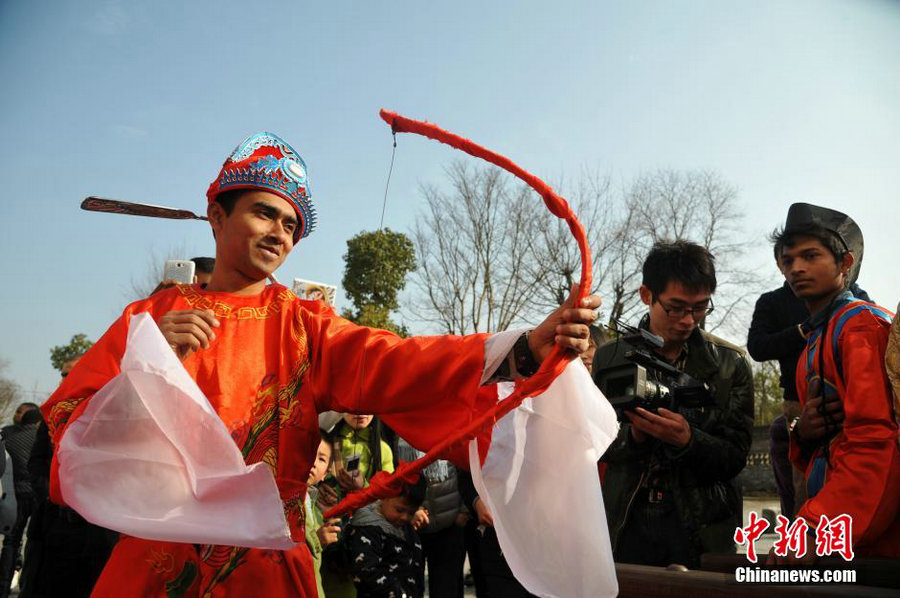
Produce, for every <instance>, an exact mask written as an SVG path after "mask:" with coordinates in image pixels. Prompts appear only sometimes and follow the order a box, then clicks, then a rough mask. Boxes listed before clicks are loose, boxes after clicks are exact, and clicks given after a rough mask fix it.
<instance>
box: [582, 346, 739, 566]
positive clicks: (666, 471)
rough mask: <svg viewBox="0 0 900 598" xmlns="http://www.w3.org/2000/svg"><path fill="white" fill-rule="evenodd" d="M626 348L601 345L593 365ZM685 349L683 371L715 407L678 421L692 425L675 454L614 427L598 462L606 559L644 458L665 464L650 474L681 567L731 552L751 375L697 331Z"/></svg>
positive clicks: (640, 480)
mask: <svg viewBox="0 0 900 598" xmlns="http://www.w3.org/2000/svg"><path fill="white" fill-rule="evenodd" d="M627 348H628V346H627V344H626V343H617V342H611V343H608V344H606V345H604V346H603V347H600V348H599V349H597V355H596V356H595V358H594V359H595V361H594V363H603V362H604V360H607V359H611V358H612V354H611V353H614V352H617V351H625V350H626V349H627ZM686 348H687V357H686V359H685V362H684V371H685V372H687V373H688V374H690V375H691V376H692V377H694V378H695V379H697V380H699V381H701V382H707V383H710V384H711V385H712V386H713V396H714V399H715V405H714V406H711V407H704V408H702V409H695V410H693V413H690V414H689V416H686V417H687V419H688V421H691V422H692V424H691V440H690V442H689V443H688V445H687V446H686V447H685V448H683V449H680V450H679V449H675V448H674V447H671V446H669V445H666V444H663V443H661V442H659V441H657V440H654V439H652V438H650V439H648V440H646V441H645V442H643V443H641V444H638V443H635V442H634V441H633V440H632V438H631V425H630V424H629V423H627V422H626V423H623V424H622V426H621V428H620V429H619V435H618V436H617V438H616V440H615V441H614V442H613V444H612V446H610V448H609V449H608V450H607V451H606V454H604V456H603V459H602V460H603V461H605V462H607V463H608V464H609V465H608V468H607V470H606V473H605V474H604V477H603V500H604V503H605V505H606V517H607V523H608V524H609V529H610V540H611V541H612V545H613V550H614V551H615V549H616V546H617V544H618V540H619V537H620V535H621V534H622V533H623V531H625V533H627V523H628V516H629V514H630V512H631V507H632V505H633V504H634V501H635V500H638V499H639V494H640V493H641V487H642V484H644V482H645V480H646V478H647V476H648V471H649V468H650V463H651V457H652V460H653V461H659V462H661V463H664V464H665V467H663V468H662V471H661V472H660V473H659V474H658V475H659V478H660V482H661V484H662V485H664V486H665V488H666V489H667V491H668V492H670V493H671V496H672V500H673V502H674V504H675V508H676V510H677V513H678V517H679V519H680V520H681V523H682V525H683V527H684V529H685V531H686V532H687V533H688V536H689V540H690V543H691V546H692V549H693V550H694V554H693V555H690V558H689V559H686V560H688V561H695V562H696V561H698V560H699V556H700V554H702V553H703V552H733V551H734V544H733V541H732V538H733V535H734V530H735V528H736V527H739V526H740V524H741V516H742V511H741V500H740V493H739V491H738V490H737V487H736V485H735V482H734V478H735V477H736V476H737V475H738V473H740V472H741V470H742V469H743V468H744V466H745V465H746V462H747V455H748V454H749V452H750V441H751V431H752V428H753V375H752V373H751V371H750V363H749V362H748V361H747V358H746V356H745V355H744V352H743V351H741V350H740V349H739V348H738V347H736V346H734V345H732V344H730V343H728V342H726V341H724V340H722V339H719V338H717V337H715V336H713V335H711V334H709V333H707V332H705V331H702V330H699V329H697V330H695V331H694V333H693V334H692V335H691V337H690V338H689V339H688V341H687V343H686ZM644 500H646V495H644Z"/></svg>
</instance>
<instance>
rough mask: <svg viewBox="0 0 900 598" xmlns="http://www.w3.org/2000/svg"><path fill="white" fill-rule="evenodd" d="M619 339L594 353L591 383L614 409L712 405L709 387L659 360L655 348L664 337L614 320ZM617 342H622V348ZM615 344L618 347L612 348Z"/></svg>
mask: <svg viewBox="0 0 900 598" xmlns="http://www.w3.org/2000/svg"><path fill="white" fill-rule="evenodd" d="M616 326H617V329H618V330H619V331H620V334H619V338H618V340H616V341H613V342H612V343H609V344H607V345H606V346H605V347H604V349H606V351H612V352H613V353H612V356H611V357H609V358H608V359H606V358H605V353H606V351H603V352H602V354H601V351H598V352H597V356H596V357H595V360H594V383H595V384H596V385H597V387H598V388H599V389H600V390H601V391H602V392H603V394H604V395H605V396H606V398H607V400H608V401H609V402H610V403H611V404H612V406H613V407H614V408H615V410H616V414H617V415H618V417H619V419H620V420H622V419H623V418H624V416H623V414H622V413H623V412H624V411H626V410H629V409H635V408H637V407H642V408H644V409H646V410H647V411H651V412H653V413H656V412H657V410H658V409H659V408H660V407H664V408H666V409H669V410H670V411H677V410H678V409H679V408H681V407H687V408H701V407H706V406H709V405H713V404H715V399H714V398H713V389H712V387H711V386H710V385H709V384H707V383H704V382H700V381H699V380H696V379H694V378H692V377H691V376H690V375H688V374H686V373H685V372H682V371H681V370H679V369H678V368H675V367H673V366H672V365H671V364H669V363H667V362H665V361H664V360H662V359H660V358H659V357H658V356H657V355H656V354H655V351H656V350H658V349H661V348H662V346H663V339H662V337H659V336H657V335H655V334H653V333H651V332H650V331H648V330H643V329H641V328H635V327H633V326H628V325H627V324H623V323H621V322H616ZM619 343H625V344H626V345H627V347H626V348H625V349H624V350H623V349H622V348H621V346H619V345H618V344H619ZM613 344H615V345H617V346H615V347H613V346H612V345H613Z"/></svg>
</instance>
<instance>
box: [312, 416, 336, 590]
mask: <svg viewBox="0 0 900 598" xmlns="http://www.w3.org/2000/svg"><path fill="white" fill-rule="evenodd" d="M332 443H333V439H332V437H331V436H329V435H328V434H327V433H326V432H322V440H321V441H320V442H319V448H318V449H317V450H316V459H315V461H313V464H312V467H310V469H309V478H308V479H307V481H306V484H307V487H308V490H307V493H306V504H305V506H306V544H307V545H308V546H309V551H310V552H311V553H312V557H313V565H314V569H315V574H316V586H317V587H318V591H319V596H325V590H324V589H323V588H322V576H321V574H320V572H319V569H320V568H321V565H322V549H323V548H325V547H327V546H329V545H331V544H334V543H335V542H337V541H338V535H339V534H340V532H341V528H340V526H339V525H338V523H339V522H340V520H339V519H331V520H329V521H328V522H327V523H326V522H324V521H323V519H322V512H321V511H320V510H319V509H318V507H317V506H316V504H315V503H316V500H315V498H316V494H317V492H318V489H317V488H316V485H317V484H319V483H320V482H321V481H322V480H324V479H325V475H326V474H327V473H328V470H329V469H330V468H331V455H332V450H333V449H332Z"/></svg>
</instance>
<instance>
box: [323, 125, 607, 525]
mask: <svg viewBox="0 0 900 598" xmlns="http://www.w3.org/2000/svg"><path fill="white" fill-rule="evenodd" d="M380 115H381V118H382V119H383V120H384V121H385V122H386V123H387V124H389V125H391V130H393V132H394V133H416V134H418V135H423V136H425V137H428V138H429V139H434V140H436V141H440V142H441V143H446V144H447V145H449V146H450V147H454V148H456V149H458V150H462V151H464V152H466V153H467V154H469V155H472V156H475V157H477V158H481V159H482V160H486V161H487V162H490V163H491V164H494V165H496V166H499V167H500V168H502V169H503V170H505V171H507V172H509V173H511V174H513V175H515V176H516V177H518V178H519V179H521V180H522V181H524V182H525V183H526V184H527V185H528V186H529V187H531V188H532V189H534V190H535V191H537V192H538V193H539V194H540V196H541V197H542V198H543V199H544V203H545V204H546V205H547V209H549V210H550V212H552V213H553V215H554V216H556V217H558V218H561V219H563V220H565V221H566V224H568V225H569V230H570V231H572V236H574V237H575V240H576V241H577V242H578V249H579V250H580V251H581V280H580V282H579V285H578V294H577V296H576V305H578V304H579V303H580V302H581V300H582V299H584V297H585V296H586V295H587V292H588V291H587V290H588V289H590V288H591V252H590V249H588V244H587V237H586V236H585V233H584V227H583V226H582V225H581V223H580V222H578V219H577V218H576V217H575V214H574V213H573V212H572V209H571V208H570V207H569V204H568V202H566V200H565V199H563V198H562V197H560V196H559V195H557V194H556V193H555V192H554V191H553V189H551V188H550V186H549V185H548V184H547V183H545V182H544V181H542V180H541V179H539V178H538V177H536V176H534V175H533V174H531V173H529V172H527V171H525V170H524V169H522V168H520V167H519V166H518V165H516V164H515V163H513V161H512V160H510V159H509V158H506V157H505V156H501V155H500V154H497V153H495V152H492V151H490V150H489V149H486V148H483V147H481V146H480V145H478V144H476V143H473V142H472V141H470V140H468V139H465V138H463V137H460V136H459V135H454V134H453V133H450V132H449V131H445V130H443V129H441V128H440V127H438V126H436V125H434V124H431V123H428V122H424V121H418V120H412V119H409V118H406V117H404V116H400V115H399V114H397V113H395V112H389V111H387V110H381V112H380ZM568 361H569V360H568V359H567V358H566V356H565V355H564V350H563V349H562V348H560V347H559V346H556V347H554V348H553V351H552V352H551V353H550V355H548V356H547V358H546V359H544V361H543V363H541V367H540V368H539V369H538V371H537V372H535V373H534V374H533V375H532V376H530V377H528V378H525V379H523V380H519V381H518V382H517V383H516V388H515V391H514V392H513V393H512V394H511V395H509V396H508V397H506V398H505V399H503V400H501V401H499V402H498V403H497V404H496V405H495V406H494V408H493V409H489V410H488V411H486V412H484V413H483V414H481V415H480V416H479V417H477V418H476V419H475V420H474V421H472V423H471V424H469V426H468V427H466V428H463V429H462V430H460V432H459V433H458V434H456V435H455V436H452V437H450V438H447V439H445V440H443V441H442V442H440V443H439V444H437V445H435V446H434V447H433V448H432V449H431V450H430V451H428V452H427V453H426V454H425V455H424V456H423V457H421V458H420V459H417V460H415V461H413V462H411V463H401V464H400V466H399V467H398V468H397V471H396V472H395V473H394V474H393V475H391V474H388V473H385V472H383V471H380V472H378V473H376V474H375V475H374V476H373V477H372V479H371V480H369V486H368V488H366V489H364V490H360V491H358V492H353V493H352V494H350V495H348V496H346V497H344V500H342V501H341V502H340V504H338V505H337V506H335V507H334V508H332V509H329V510H328V512H327V513H325V518H326V519H330V518H332V517H340V516H341V515H344V514H345V513H350V512H353V511H355V510H357V509H359V508H360V507H364V506H365V505H367V504H369V503H370V502H373V501H375V500H378V499H381V498H388V497H391V496H397V495H399V494H400V492H401V491H402V489H403V484H404V483H410V484H412V483H415V481H416V480H417V479H418V476H419V473H420V472H421V471H422V470H423V469H424V468H426V467H428V465H430V464H431V463H433V462H435V461H436V460H438V459H440V458H441V457H442V456H443V455H446V454H448V453H449V452H450V450H451V449H452V448H454V447H456V446H457V445H459V444H460V443H464V442H468V441H470V440H471V439H473V438H475V437H476V436H477V435H478V434H479V433H481V432H483V431H485V430H487V429H489V428H491V427H493V425H494V423H496V422H497V421H498V420H500V419H501V418H502V417H503V416H504V415H506V414H507V413H509V412H510V411H512V410H513V409H515V408H516V407H518V406H519V405H520V404H521V403H522V401H524V400H525V399H526V398H528V397H533V396H535V395H538V394H541V393H542V392H544V391H545V390H547V388H549V387H550V384H552V383H553V380H555V379H556V377H557V376H558V375H559V374H560V373H562V371H563V370H564V369H565V367H566V365H567V364H568ZM483 458H484V455H482V459H483Z"/></svg>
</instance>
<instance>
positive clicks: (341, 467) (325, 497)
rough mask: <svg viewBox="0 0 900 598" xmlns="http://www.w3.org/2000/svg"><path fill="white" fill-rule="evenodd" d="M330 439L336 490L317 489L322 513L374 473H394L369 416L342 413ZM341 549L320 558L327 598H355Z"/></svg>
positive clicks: (389, 453)
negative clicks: (332, 449) (331, 440)
mask: <svg viewBox="0 0 900 598" xmlns="http://www.w3.org/2000/svg"><path fill="white" fill-rule="evenodd" d="M330 437H331V438H332V439H333V441H334V444H333V446H334V470H335V477H336V478H337V482H338V484H339V488H338V491H337V492H336V491H335V490H334V489H332V488H331V487H329V486H327V485H325V484H322V485H320V487H319V496H318V501H317V503H318V507H319V509H320V510H321V511H322V512H324V511H326V510H327V509H328V508H330V507H333V506H334V505H336V504H337V503H338V500H339V499H340V498H343V497H344V496H345V495H347V494H349V493H350V492H352V491H354V490H358V489H360V488H365V487H366V486H368V485H369V480H370V479H371V478H372V476H373V475H375V474H376V473H377V472H379V471H386V472H387V473H393V472H394V454H393V451H391V447H390V445H388V443H386V442H385V441H384V440H382V439H381V424H380V422H379V421H378V420H377V419H375V418H374V417H373V416H372V415H355V414H352V413H345V414H344V416H343V418H342V419H341V420H340V421H339V422H338V424H337V425H336V426H335V427H334V428H333V429H332V430H331V436H330ZM345 548H346V547H345V546H343V545H342V544H340V543H339V544H337V545H335V546H334V547H333V548H332V549H330V550H327V551H325V553H324V555H323V559H324V565H323V567H322V569H321V571H322V585H323V587H324V588H325V594H324V595H325V596H328V598H353V597H354V596H356V588H355V587H354V585H353V579H352V576H351V571H350V569H351V565H350V564H349V563H347V562H346V558H345V554H346V550H345Z"/></svg>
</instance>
